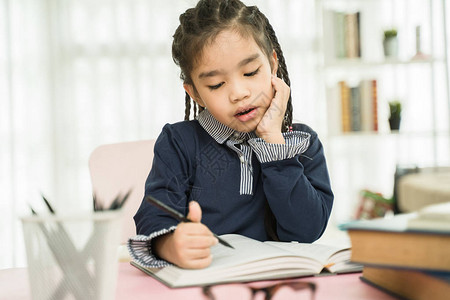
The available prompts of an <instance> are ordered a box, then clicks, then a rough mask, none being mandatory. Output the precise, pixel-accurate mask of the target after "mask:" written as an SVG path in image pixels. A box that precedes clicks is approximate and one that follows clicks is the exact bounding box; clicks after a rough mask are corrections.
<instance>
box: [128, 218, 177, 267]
mask: <svg viewBox="0 0 450 300" xmlns="http://www.w3.org/2000/svg"><path fill="white" fill-rule="evenodd" d="M175 228H176V226H172V227H170V228H169V229H166V228H164V229H162V230H160V231H156V232H153V233H152V234H150V235H148V236H147V235H136V236H134V237H132V238H130V239H129V240H128V244H127V248H128V252H129V253H130V256H131V258H132V259H133V260H134V261H135V262H137V263H138V264H139V265H141V266H143V267H147V268H163V267H167V266H170V265H172V264H171V263H169V262H168V261H165V260H163V259H160V258H158V257H157V256H156V255H155V254H153V253H152V240H153V239H154V238H156V237H158V236H161V235H164V234H166V233H169V232H172V231H174V230H175Z"/></svg>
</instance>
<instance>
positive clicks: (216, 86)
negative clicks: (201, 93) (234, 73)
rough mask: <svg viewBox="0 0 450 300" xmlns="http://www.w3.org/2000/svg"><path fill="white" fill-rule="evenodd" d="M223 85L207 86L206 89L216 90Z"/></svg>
mask: <svg viewBox="0 0 450 300" xmlns="http://www.w3.org/2000/svg"><path fill="white" fill-rule="evenodd" d="M222 85H223V82H221V83H219V84H216V85H208V88H209V89H210V90H217V89H218V88H220V87H221V86H222Z"/></svg>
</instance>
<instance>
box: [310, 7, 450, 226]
mask: <svg viewBox="0 0 450 300" xmlns="http://www.w3.org/2000/svg"><path fill="white" fill-rule="evenodd" d="M445 6H446V4H445V0H418V1H407V0H316V12H317V18H316V19H317V26H316V27H317V29H318V31H319V32H318V36H319V42H318V45H319V51H320V53H322V57H321V59H320V62H319V66H318V72H319V74H320V75H319V78H320V79H321V86H320V91H318V95H320V103H321V104H320V107H321V108H322V109H323V111H326V114H323V115H324V116H323V117H322V119H321V123H323V128H325V129H326V132H327V134H326V137H325V138H324V140H325V141H324V144H325V147H326V154H327V159H328V162H329V169H330V175H331V178H332V185H333V189H334V192H335V197H336V202H335V212H334V213H335V216H334V218H335V219H336V220H337V221H338V222H342V221H347V220H348V219H349V218H351V217H352V216H353V214H354V211H355V210H356V207H357V205H358V202H359V191H360V190H362V189H365V188H367V189H370V190H373V191H376V192H381V193H383V195H384V196H386V197H391V196H392V190H393V179H394V173H395V167H396V165H418V166H439V165H450V116H449V115H450V98H449V74H448V57H447V31H446V26H447V24H446V16H445V12H446V7H445ZM343 20H344V21H343ZM352 20H353V21H352ZM355 20H356V21H355ZM355 24H356V25H355ZM351 26H353V27H354V26H356V29H355V28H353V29H348V27H351ZM391 28H396V29H397V31H398V53H397V54H396V55H393V56H386V55H385V53H384V49H383V31H384V30H387V29H391ZM418 28H420V29H418ZM350 35H353V37H350ZM418 41H419V42H418ZM349 49H350V50H349ZM352 49H353V50H352ZM355 49H356V50H355ZM355 52H356V55H355ZM418 54H419V55H418ZM364 81H374V82H376V90H375V94H376V97H375V103H374V102H373V101H374V99H370V97H369V98H367V97H365V98H364V97H361V94H364V93H365V94H367V93H368V92H367V90H366V92H361V85H360V83H361V82H364ZM342 83H345V85H347V88H348V90H347V92H346V93H347V94H349V93H350V98H349V99H347V101H342V100H343V97H344V98H345V97H346V96H344V94H345V93H343V92H342V91H343V90H342ZM357 89H358V90H359V91H354V90H357ZM368 91H369V94H370V93H371V91H370V90H368ZM352 92H354V93H355V94H354V95H356V96H355V98H358V97H359V98H360V99H357V100H355V99H353V100H352V99H351V95H352ZM358 93H359V94H360V96H357V95H358ZM347 97H348V96H347ZM392 100H400V101H401V102H402V106H403V110H402V120H401V125H400V130H399V131H392V130H391V129H390V127H389V122H388V119H389V106H388V103H389V101H392ZM352 101H353V103H354V105H356V108H355V106H352V105H351V103H352ZM343 103H347V104H346V105H350V107H346V106H345V105H344V106H343ZM348 103H350V104H348ZM364 103H365V104H364ZM368 105H369V106H370V105H373V106H374V108H375V112H374V110H373V109H372V110H370V109H369V110H366V111H365V112H364V111H361V109H363V107H364V106H366V107H367V106H368ZM345 110H347V113H349V114H350V119H351V117H353V118H355V119H357V120H359V122H361V120H364V118H365V119H367V118H368V116H370V115H371V116H372V118H373V119H375V122H376V123H377V126H375V127H373V125H372V127H370V126H369V128H368V127H367V125H366V126H364V125H363V126H361V125H358V122H356V125H355V122H353V123H352V124H353V125H350V129H349V127H348V126H349V125H348V124H347V125H344V123H345V120H346V119H348V118H349V117H348V115H347V116H346V115H345V113H344V111H345ZM364 115H365V117H364ZM362 122H363V123H364V121H362ZM372 122H373V121H372ZM352 126H353V127H352ZM358 126H359V127H358Z"/></svg>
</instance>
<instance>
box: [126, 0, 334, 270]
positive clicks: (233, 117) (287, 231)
mask: <svg viewBox="0 0 450 300" xmlns="http://www.w3.org/2000/svg"><path fill="white" fill-rule="evenodd" d="M172 56H173V59H174V61H175V63H176V64H177V65H179V66H180V69H181V79H182V80H183V83H184V84H183V86H184V89H185V91H186V116H185V121H184V122H180V123H176V124H171V125H169V124H168V125H166V126H165V127H164V128H163V130H162V133H161V134H160V136H159V137H158V140H157V142H156V144H155V149H154V154H155V156H154V161H153V166H152V170H151V171H150V174H149V176H148V179H147V182H146V185H145V193H146V194H150V195H152V196H153V197H155V198H157V199H159V200H161V201H163V202H165V203H166V204H167V205H170V206H172V207H173V208H175V209H177V210H178V211H180V212H184V213H185V214H187V215H188V218H190V219H191V220H192V221H193V222H192V223H179V224H178V222H177V221H176V220H175V219H173V218H171V217H170V216H169V215H167V214H166V213H164V212H162V211H160V210H159V209H158V208H156V207H154V206H152V205H151V204H149V203H147V202H146V201H145V200H144V201H143V202H142V204H141V206H140V208H139V210H138V212H137V213H136V215H135V217H134V219H135V222H136V228H137V234H138V235H137V236H136V237H134V238H132V239H130V241H129V244H128V248H129V250H130V253H131V256H132V257H133V258H134V259H135V260H137V261H138V262H139V263H140V264H142V265H144V266H149V267H161V266H165V265H167V264H169V263H174V264H176V265H178V266H180V267H183V268H203V267H206V266H208V265H209V264H210V263H211V260H212V257H211V254H210V247H211V246H213V245H215V244H216V243H217V240H216V238H215V237H214V236H213V234H212V232H214V233H216V234H219V235H220V234H225V233H238V234H242V235H245V236H248V237H251V238H254V239H257V240H261V241H263V240H280V241H299V242H313V241H315V240H316V239H318V238H319V237H320V236H321V235H322V233H323V232H324V230H325V228H326V225H327V222H328V218H329V215H330V212H331V207H332V203H333V193H332V191H331V187H330V181H329V176H328V171H327V167H326V162H325V157H324V153H323V148H322V145H321V143H320V141H319V139H318V137H317V134H316V133H315V132H314V131H313V130H312V129H311V128H309V127H308V126H306V125H303V124H292V105H291V96H290V88H289V85H290V81H289V77H288V72H287V68H286V64H285V61H284V57H283V53H282V51H281V48H280V45H279V44H278V40H277V37H276V35H275V32H274V30H273V28H272V26H271V25H270V23H269V21H268V20H267V18H266V17H265V16H264V15H263V14H262V13H261V12H260V11H259V10H258V8H257V7H255V6H246V5H244V4H243V3H242V2H240V1H238V0H201V1H199V2H198V4H197V6H196V7H195V8H191V9H188V10H187V11H186V12H185V13H184V14H182V15H181V16H180V25H179V27H178V28H177V30H176V32H175V35H174V40H173V44H172ZM191 99H192V101H193V102H192V106H193V108H192V110H193V113H194V118H195V120H191V121H190V120H189V117H190V111H191ZM197 112H198V114H197ZM192 200H195V201H192ZM200 221H201V222H200Z"/></svg>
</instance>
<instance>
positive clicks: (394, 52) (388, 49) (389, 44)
mask: <svg viewBox="0 0 450 300" xmlns="http://www.w3.org/2000/svg"><path fill="white" fill-rule="evenodd" d="M383 49H384V56H385V57H392V58H395V57H397V56H398V38H397V29H395V28H391V29H388V30H385V31H384V39H383Z"/></svg>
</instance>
